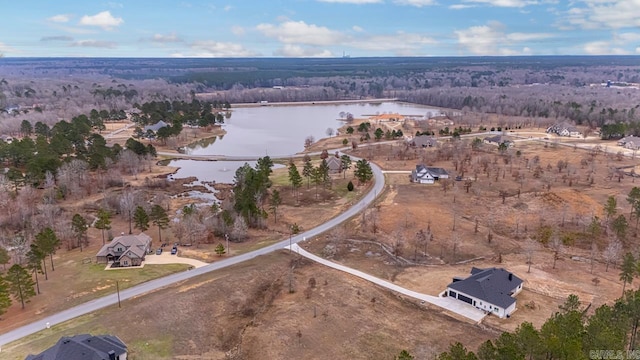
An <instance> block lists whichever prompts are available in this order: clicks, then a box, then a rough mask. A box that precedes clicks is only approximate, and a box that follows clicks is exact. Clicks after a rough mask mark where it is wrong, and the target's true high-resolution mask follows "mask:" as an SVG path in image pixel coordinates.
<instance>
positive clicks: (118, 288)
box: [116, 281, 121, 308]
mask: <svg viewBox="0 0 640 360" xmlns="http://www.w3.org/2000/svg"><path fill="white" fill-rule="evenodd" d="M116 292H117V293H118V308H120V307H121V305H120V286H119V285H118V282H117V281H116Z"/></svg>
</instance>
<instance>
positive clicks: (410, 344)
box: [2, 252, 495, 360]
mask: <svg viewBox="0 0 640 360" xmlns="http://www.w3.org/2000/svg"><path fill="white" fill-rule="evenodd" d="M294 256H295V255H294ZM290 259H291V257H290V255H289V254H288V253H287V252H281V253H275V254H271V255H267V256H263V257H260V258H259V259H256V260H252V261H250V262H247V263H244V264H242V265H240V266H237V267H234V268H229V269H224V270H222V271H218V272H214V273H212V274H208V275H204V276H201V277H198V278H197V279H193V280H190V281H187V282H184V283H181V284H179V285H176V286H172V287H169V288H166V289H162V290H159V291H156V292H154V293H152V294H150V295H147V296H144V297H140V298H137V299H133V300H129V301H125V302H124V303H123V306H122V308H121V309H118V308H117V307H111V308H109V309H105V310H102V311H99V312H97V313H94V314H91V315H87V316H83V317H81V318H78V319H76V320H73V321H72V322H70V323H66V324H63V325H61V326H59V327H54V328H52V329H50V330H46V331H42V332H40V333H38V334H35V335H34V336H31V337H29V338H26V339H23V340H21V341H20V342H18V343H14V344H12V345H10V346H5V347H3V349H2V351H3V359H24V357H25V355H27V354H28V353H36V352H39V351H41V350H42V349H44V348H46V347H48V346H50V345H52V344H53V343H55V342H56V341H57V340H58V338H59V337H60V336H62V335H65V334H78V333H84V332H90V333H113V334H118V336H119V337H120V338H121V339H122V340H123V341H124V342H125V343H126V344H127V345H128V346H129V349H130V351H131V352H130V355H129V356H130V358H131V359H136V360H141V359H184V360H187V359H189V360H192V359H229V358H230V359H311V358H313V359H345V358H349V359H372V358H376V359H391V358H393V356H394V355H396V354H398V353H399V352H400V350H401V349H407V350H409V351H410V352H411V353H412V354H414V355H415V356H416V358H419V359H431V358H433V357H434V356H435V355H436V354H438V353H440V352H441V351H443V350H445V349H446V348H447V346H448V341H449V339H461V338H465V339H466V338H469V337H468V336H466V334H468V332H469V330H470V329H473V331H474V337H473V339H472V340H470V342H469V345H470V346H472V347H476V346H477V345H479V344H480V343H481V342H482V341H484V340H486V339H488V338H491V337H493V336H495V333H494V332H492V331H487V330H483V329H482V328H480V327H475V326H473V325H469V324H466V323H462V322H459V321H457V320H454V319H452V318H450V317H448V316H446V315H442V314H440V313H439V312H438V311H437V310H426V309H424V308H422V307H421V305H418V304H414V303H412V302H410V301H407V300H403V299H400V298H398V297H397V296H395V295H393V294H390V293H389V292H387V291H383V290H381V289H379V288H377V287H375V286H372V285H371V284H370V283H368V282H366V281H363V280H360V279H358V278H354V277H350V276H345V275H344V274H343V273H340V272H338V271H334V270H331V269H327V268H325V267H323V266H321V265H318V264H314V263H310V262H306V261H304V260H303V262H301V263H297V264H296V265H295V270H294V272H293V288H294V291H295V292H294V293H292V294H290V293H289V272H288V270H287V269H288V268H289V264H290ZM311 278H314V279H315V281H316V286H315V288H313V289H311V290H308V291H305V289H307V288H309V279H311ZM124 314H127V316H124V317H125V318H127V319H128V322H127V325H126V326H123V324H122V320H123V315H124ZM167 329H172V330H171V331H169V332H167Z"/></svg>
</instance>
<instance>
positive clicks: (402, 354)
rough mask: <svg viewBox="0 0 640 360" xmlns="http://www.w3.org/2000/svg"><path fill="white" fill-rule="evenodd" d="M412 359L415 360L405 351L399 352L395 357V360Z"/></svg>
mask: <svg viewBox="0 0 640 360" xmlns="http://www.w3.org/2000/svg"><path fill="white" fill-rule="evenodd" d="M413 359H415V357H413V355H411V354H410V353H409V352H408V351H407V350H402V351H400V353H399V354H398V355H397V356H396V360H413Z"/></svg>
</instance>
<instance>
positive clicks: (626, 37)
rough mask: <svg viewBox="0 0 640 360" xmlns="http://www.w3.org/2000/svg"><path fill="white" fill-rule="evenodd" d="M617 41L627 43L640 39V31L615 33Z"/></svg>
mask: <svg viewBox="0 0 640 360" xmlns="http://www.w3.org/2000/svg"><path fill="white" fill-rule="evenodd" d="M613 38H614V40H615V41H616V43H619V44H626V43H630V42H634V41H640V33H633V32H626V33H620V34H614V35H613Z"/></svg>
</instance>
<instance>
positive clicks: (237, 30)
mask: <svg viewBox="0 0 640 360" xmlns="http://www.w3.org/2000/svg"><path fill="white" fill-rule="evenodd" d="M231 32H232V33H233V34H234V35H236V36H242V35H244V33H245V30H244V28H243V27H242V26H232V27H231Z"/></svg>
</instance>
